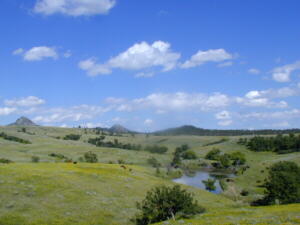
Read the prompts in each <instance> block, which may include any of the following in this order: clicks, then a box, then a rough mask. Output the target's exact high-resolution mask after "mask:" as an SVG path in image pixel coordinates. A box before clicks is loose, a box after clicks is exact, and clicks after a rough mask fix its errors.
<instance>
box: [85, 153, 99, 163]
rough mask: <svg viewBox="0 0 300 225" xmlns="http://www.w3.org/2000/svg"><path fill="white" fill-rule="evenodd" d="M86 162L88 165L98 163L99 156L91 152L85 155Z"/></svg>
mask: <svg viewBox="0 0 300 225" xmlns="http://www.w3.org/2000/svg"><path fill="white" fill-rule="evenodd" d="M84 160H85V161H86V162H88V163H96V162H98V158H97V155H96V154H95V153H93V152H91V151H89V152H87V153H85V154H84Z"/></svg>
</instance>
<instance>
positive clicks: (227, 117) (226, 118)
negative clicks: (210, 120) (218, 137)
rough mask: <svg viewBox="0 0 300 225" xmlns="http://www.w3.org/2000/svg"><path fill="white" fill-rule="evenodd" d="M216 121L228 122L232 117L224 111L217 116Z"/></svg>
mask: <svg viewBox="0 0 300 225" xmlns="http://www.w3.org/2000/svg"><path fill="white" fill-rule="evenodd" d="M215 117H216V119H218V120H228V119H230V118H231V115H230V113H229V112H228V111H226V110H223V111H221V112H219V113H217V114H215Z"/></svg>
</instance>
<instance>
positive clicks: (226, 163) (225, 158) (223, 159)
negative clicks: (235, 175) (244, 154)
mask: <svg viewBox="0 0 300 225" xmlns="http://www.w3.org/2000/svg"><path fill="white" fill-rule="evenodd" d="M219 160H220V164H221V166H222V168H228V167H230V165H231V161H230V155H228V154H224V155H221V156H220V159H219Z"/></svg>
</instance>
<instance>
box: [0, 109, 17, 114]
mask: <svg viewBox="0 0 300 225" xmlns="http://www.w3.org/2000/svg"><path fill="white" fill-rule="evenodd" d="M16 111H17V108H11V107H3V108H0V116H7V115H10V114H12V113H14V112H16Z"/></svg>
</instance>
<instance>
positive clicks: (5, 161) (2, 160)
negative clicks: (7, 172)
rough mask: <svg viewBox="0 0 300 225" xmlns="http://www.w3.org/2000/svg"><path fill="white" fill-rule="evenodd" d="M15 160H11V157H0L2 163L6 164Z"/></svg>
mask: <svg viewBox="0 0 300 225" xmlns="http://www.w3.org/2000/svg"><path fill="white" fill-rule="evenodd" d="M12 162H13V161H11V160H9V159H4V158H1V159H0V163H6V164H8V163H12Z"/></svg>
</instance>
